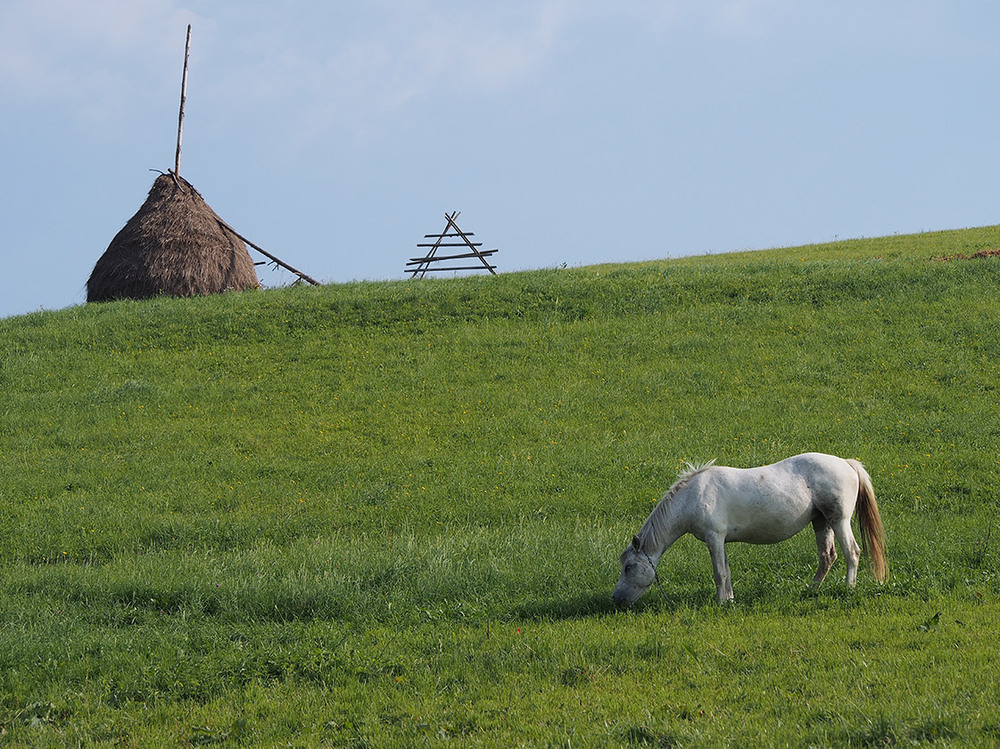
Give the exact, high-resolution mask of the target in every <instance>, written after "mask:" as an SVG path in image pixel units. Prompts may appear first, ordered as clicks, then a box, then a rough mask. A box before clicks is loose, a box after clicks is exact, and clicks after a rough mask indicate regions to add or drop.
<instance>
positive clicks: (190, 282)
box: [87, 174, 260, 302]
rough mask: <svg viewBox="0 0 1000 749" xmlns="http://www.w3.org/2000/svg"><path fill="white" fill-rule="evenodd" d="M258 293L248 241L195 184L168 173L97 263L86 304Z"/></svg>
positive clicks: (158, 182) (156, 183) (159, 179)
mask: <svg viewBox="0 0 1000 749" xmlns="http://www.w3.org/2000/svg"><path fill="white" fill-rule="evenodd" d="M257 288H260V284H259V282H258V280H257V272H256V270H255V269H254V264H253V260H251V258H250V255H249V253H248V252H247V248H246V245H245V244H244V243H243V241H242V240H240V239H237V238H236V237H235V236H233V234H232V233H231V232H229V231H226V230H225V229H224V228H223V227H222V225H221V220H220V219H219V217H218V216H217V215H216V213H215V211H213V210H212V209H211V208H210V207H209V206H208V204H207V203H206V202H205V200H204V199H203V198H202V197H201V195H200V194H199V193H198V191H197V190H195V189H194V187H192V185H191V183H189V182H188V181H187V180H185V179H183V178H181V177H175V176H174V175H168V174H164V175H161V176H159V177H157V178H156V181H155V182H153V186H152V188H150V190H149V197H147V198H146V202H144V203H143V204H142V206H141V207H140V208H139V210H138V211H137V212H136V214H135V215H134V216H132V218H130V219H129V220H128V223H126V224H125V226H124V227H123V228H122V230H121V231H119V232H118V234H116V235H115V238H114V239H112V240H111V244H109V245H108V249H107V250H105V251H104V254H103V255H101V257H100V259H98V261H97V264H96V265H95V266H94V270H93V272H92V273H91V274H90V278H89V279H88V280H87V301H88V302H101V301H107V300H111V299H146V298H149V297H152V296H157V295H159V294H167V295H170V296H198V295H204V294H219V293H221V292H224V291H242V290H244V289H257Z"/></svg>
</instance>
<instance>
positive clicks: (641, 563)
mask: <svg viewBox="0 0 1000 749" xmlns="http://www.w3.org/2000/svg"><path fill="white" fill-rule="evenodd" d="M618 561H619V562H620V563H621V566H622V574H621V577H619V578H618V584H617V585H616V586H615V592H614V593H612V594H611V597H612V598H613V599H614V602H615V605H616V606H631V605H632V604H633V603H635V602H636V601H638V600H639V598H640V597H641V596H642V594H643V593H645V592H646V591H647V590H649V586H651V585H652V584H653V582H654V581H655V580H656V567H655V566H654V565H653V560H652V559H650V558H649V554H647V553H646V552H644V551H643V550H642V543H641V542H640V541H639V537H638V536H633V537H632V544H631V545H630V546H629V547H628V548H626V549H625V551H623V552H622V555H621V557H619V560H618Z"/></svg>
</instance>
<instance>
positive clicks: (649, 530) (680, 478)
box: [637, 458, 715, 547]
mask: <svg viewBox="0 0 1000 749" xmlns="http://www.w3.org/2000/svg"><path fill="white" fill-rule="evenodd" d="M714 465H715V458H712V460H710V461H708V462H707V463H689V462H687V461H684V468H683V469H682V470H681V472H680V473H679V474H678V475H677V480H676V481H674V483H673V484H672V485H671V487H670V488H669V489H667V493H666V494H664V495H663V496H662V497H661V498H660V501H659V502H657V503H656V507H654V508H653V511H652V512H651V513H649V517H648V518H646V522H645V523H643V524H642V528H640V529H639V533H638V534H637V535H638V536H639V538H640V539H641V540H642V542H643V543H642V545H643V547H645V545H646V544H645V541H646V539H647V537H649V536H652V537H653V542H654V545H657V546H658V545H659V544H658V543H657V542H656V536H657V534H658V533H659V530H660V528H661V527H662V526H663V517H664V516H665V515H666V514H667V510H668V509H669V508H670V500H672V499H673V498H674V497H675V496H677V494H678V493H680V492H681V491H682V490H683V489H684V488H685V487H686V486H687V485H688V484H690V483H691V480H692V479H693V478H694V477H695V476H697V475H698V474H699V473H701V472H702V471H705V470H707V469H709V468H711V467H712V466H714Z"/></svg>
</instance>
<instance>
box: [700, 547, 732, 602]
mask: <svg viewBox="0 0 1000 749" xmlns="http://www.w3.org/2000/svg"><path fill="white" fill-rule="evenodd" d="M705 543H706V544H707V545H708V553H709V554H711V556H712V572H713V574H714V575H715V590H716V592H717V593H718V596H719V603H727V602H729V601H732V600H733V581H732V578H731V577H730V575H729V557H728V556H726V539H725V538H723V537H722V536H719V535H714V534H713V535H710V536H707V537H706V538H705Z"/></svg>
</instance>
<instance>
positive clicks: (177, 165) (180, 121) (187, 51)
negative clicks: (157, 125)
mask: <svg viewBox="0 0 1000 749" xmlns="http://www.w3.org/2000/svg"><path fill="white" fill-rule="evenodd" d="M190 57H191V24H188V31H187V41H186V42H185V43H184V75H182V76H181V111H180V114H178V115H177V154H176V155H175V156H174V174H176V175H177V176H178V177H179V176H180V174H181V135H182V134H183V133H184V102H185V101H187V88H188V60H189V59H190Z"/></svg>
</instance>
